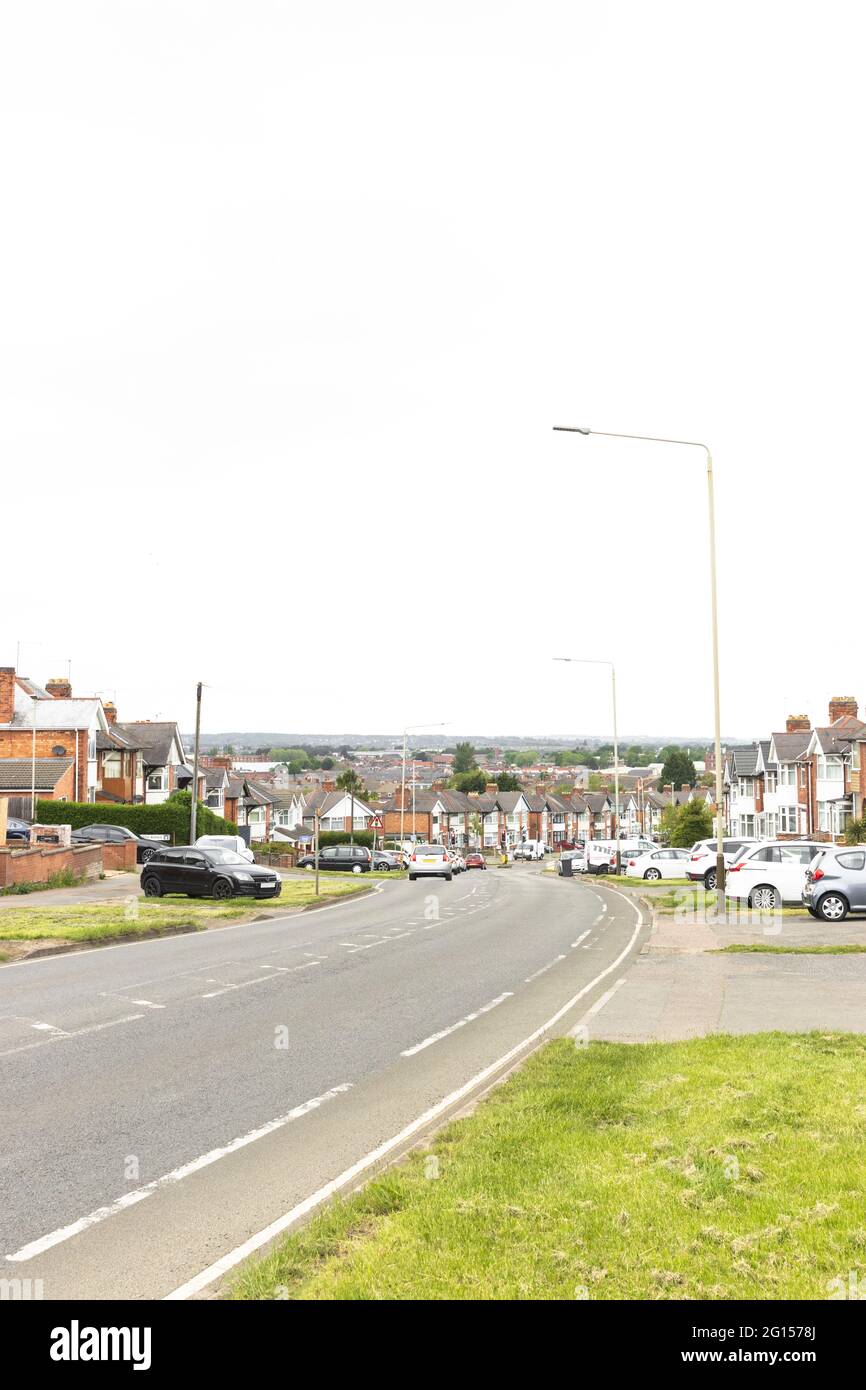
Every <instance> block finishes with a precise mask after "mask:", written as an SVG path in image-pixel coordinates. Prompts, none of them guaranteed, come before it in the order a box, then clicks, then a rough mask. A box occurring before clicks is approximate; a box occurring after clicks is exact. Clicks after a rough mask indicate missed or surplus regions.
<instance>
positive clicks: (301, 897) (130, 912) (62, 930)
mask: <svg viewBox="0 0 866 1390" xmlns="http://www.w3.org/2000/svg"><path fill="white" fill-rule="evenodd" d="M366 886H367V885H366V884H365V883H363V882H361V883H359V882H358V880H357V879H354V880H352V881H350V882H345V881H344V882H342V883H334V884H320V889H321V891H320V893H319V897H318V898H316V895H315V883H313V882H306V881H303V882H298V881H297V880H295V881H289V882H284V883H283V891H282V893H281V894H280V896H279V898H266V899H255V898H232V899H231V900H230V901H229V902H214V901H213V900H210V899H192V898H184V897H175V896H167V897H164V898H156V899H154V898H144V897H141V896H140V895H135V896H133V895H132V894H130V897H129V900H128V901H127V902H120V903H80V904H76V905H75V906H58V907H47V906H43V905H42V904H40V905H39V906H38V907H10V908H6V909H4V910H3V912H2V913H0V941H35V940H50V939H52V938H56V939H58V940H63V941H109V940H114V939H119V938H124V937H136V936H146V935H148V934H150V933H152V932H170V931H181V930H187V929H190V928H192V929H194V930H197V931H202V930H204V929H205V928H206V927H207V926H209V925H210V924H211V923H212V922H218V921H232V920H234V919H237V918H239V917H247V916H250V915H254V914H256V913H258V912H261V910H262V909H263V908H274V907H277V908H292V907H306V906H308V905H311V904H315V903H317V902H321V903H325V902H328V901H332V900H333V899H335V898H342V897H348V896H350V895H351V894H353V893H358V892H361V891H362V890H363V889H364V888H365V887H366Z"/></svg>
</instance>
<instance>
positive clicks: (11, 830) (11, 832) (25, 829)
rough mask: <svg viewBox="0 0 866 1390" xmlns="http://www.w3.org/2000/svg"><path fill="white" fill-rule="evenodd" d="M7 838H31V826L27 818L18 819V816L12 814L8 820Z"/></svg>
mask: <svg viewBox="0 0 866 1390" xmlns="http://www.w3.org/2000/svg"><path fill="white" fill-rule="evenodd" d="M6 839H7V840H29V839H30V826H29V825H28V824H27V822H26V820H18V818H17V816H10V817H9V819H8V821H7V822H6Z"/></svg>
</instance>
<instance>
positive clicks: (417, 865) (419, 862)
mask: <svg viewBox="0 0 866 1390" xmlns="http://www.w3.org/2000/svg"><path fill="white" fill-rule="evenodd" d="M453 874H454V870H453V868H452V865H451V856H450V854H449V853H448V850H447V848H446V847H445V845H416V846H415V848H414V849H413V851H412V853H411V854H410V856H409V879H410V882H414V881H415V879H416V878H425V877H428V876H431V875H432V876H433V877H434V878H444V879H445V880H446V881H447V882H448V883H450V882H451V879H452V877H453Z"/></svg>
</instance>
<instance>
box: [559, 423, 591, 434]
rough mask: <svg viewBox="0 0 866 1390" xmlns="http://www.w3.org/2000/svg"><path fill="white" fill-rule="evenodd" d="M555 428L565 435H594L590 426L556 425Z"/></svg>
mask: <svg viewBox="0 0 866 1390" xmlns="http://www.w3.org/2000/svg"><path fill="white" fill-rule="evenodd" d="M553 428H554V429H555V430H559V431H561V432H562V433H564V434H592V430H591V429H590V428H589V426H588V425H554V426H553Z"/></svg>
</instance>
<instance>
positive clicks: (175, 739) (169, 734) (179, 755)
mask: <svg viewBox="0 0 866 1390" xmlns="http://www.w3.org/2000/svg"><path fill="white" fill-rule="evenodd" d="M111 729H112V732H113V733H117V734H119V735H120V736H121V737H122V738H123V739H125V740H126V741H127V743H128V745H129V747H130V748H134V749H136V750H137V751H138V752H140V753H141V761H142V770H143V774H144V783H143V790H142V794H143V796H144V800H145V802H146V803H147V805H149V806H150V805H158V804H160V803H161V802H163V801H167V800H168V798H169V797H170V796H171V794H172V792H173V791H180V789H181V788H180V782H179V780H178V769H184V770H185V769H186V758H185V755H184V751H183V740H182V739H181V736H180V729H179V728H178V726H177V724H176V723H174V722H173V721H171V722H169V721H167V720H150V719H141V720H134V721H133V722H132V723H120V722H119V721H118V720H116V719H115V721H114V722H113V723H112V725H111ZM182 775H183V774H182ZM188 777H189V773H188V772H187V781H188Z"/></svg>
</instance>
